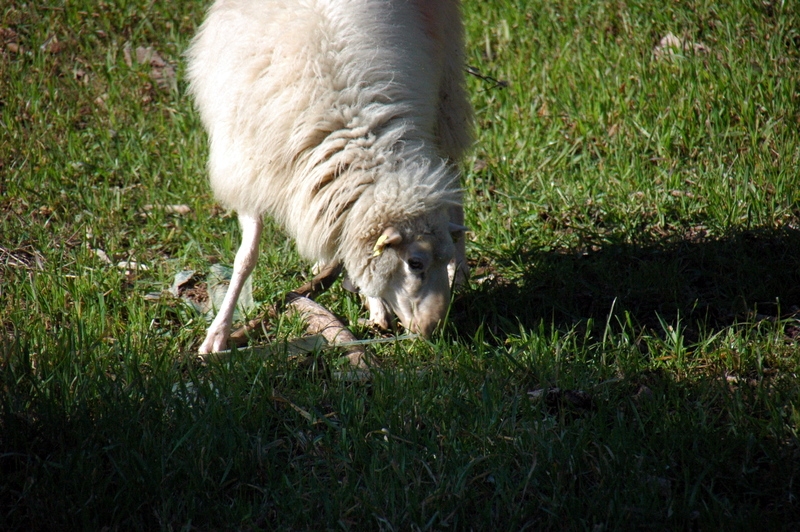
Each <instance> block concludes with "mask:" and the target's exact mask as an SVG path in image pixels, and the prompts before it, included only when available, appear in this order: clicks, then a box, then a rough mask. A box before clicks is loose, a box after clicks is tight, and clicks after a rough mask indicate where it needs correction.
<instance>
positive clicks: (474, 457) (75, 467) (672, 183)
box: [0, 0, 800, 531]
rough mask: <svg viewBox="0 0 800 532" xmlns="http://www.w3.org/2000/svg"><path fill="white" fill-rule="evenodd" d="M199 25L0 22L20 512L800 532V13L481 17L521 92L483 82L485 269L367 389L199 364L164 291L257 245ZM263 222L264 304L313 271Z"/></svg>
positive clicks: (191, 12)
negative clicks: (210, 85)
mask: <svg viewBox="0 0 800 532" xmlns="http://www.w3.org/2000/svg"><path fill="white" fill-rule="evenodd" d="M204 8H205V5H203V3H201V2H194V3H188V2H178V3H175V2H173V3H163V2H162V3H159V2H151V3H134V2H128V1H126V0H116V1H112V2H100V3H96V2H88V1H86V0H78V1H76V2H70V3H58V4H54V5H50V6H47V7H42V6H41V5H38V4H31V3H21V2H18V1H16V0H11V2H10V3H7V5H5V6H4V7H3V8H2V10H0V44H1V46H0V322H2V325H3V328H2V337H1V339H0V528H2V529H3V530H31V529H34V530H66V529H85V530H103V529H105V530H135V529H141V530H155V529H161V530H192V529H197V530H209V529H243V530H256V529H284V530H285V529H301V530H302V529H345V530H362V529H385V530H416V529H420V530H431V529H432V530H440V529H448V528H449V529H453V530H468V529H474V530H482V529H484V530H485V529H492V528H494V529H498V530H521V529H528V530H591V531H601V530H649V529H654V530H750V529H754V528H760V529H763V530H794V529H797V528H800V510H798V508H800V501H798V497H800V491H798V490H799V488H798V485H799V484H800V445H799V444H800V442H799V441H798V430H799V429H800V383H798V372H800V347H799V346H798V342H800V5H798V4H797V3H796V2H777V1H776V2H750V1H744V0H736V1H734V2H727V3H718V2H703V1H697V2H690V1H681V2H669V3H664V2H660V3H656V2H635V1H630V2H612V1H607V0H603V1H598V2H578V1H574V0H559V1H558V2H542V1H534V0H527V1H524V0H517V1H512V0H507V1H497V2H480V1H476V0H467V1H466V2H465V8H464V11H465V16H466V22H467V33H468V40H469V43H468V60H469V63H470V65H471V66H473V67H475V68H476V69H477V70H478V71H479V72H480V73H482V74H483V75H484V76H488V77H491V78H495V79H497V80H501V81H503V82H506V83H504V85H505V87H502V86H497V85H496V84H494V83H492V82H491V81H489V80H488V79H487V80H484V79H479V78H478V77H470V79H469V88H470V93H471V95H472V100H473V104H474V106H475V109H476V119H477V120H476V121H477V127H478V139H477V142H476V145H475V147H474V149H473V150H472V153H471V155H470V157H468V159H467V160H466V161H465V164H464V178H463V182H464V187H465V191H466V194H465V198H466V208H467V223H468V225H469V226H470V227H471V228H472V230H473V233H472V234H471V235H470V236H471V239H470V242H469V243H468V255H469V257H470V258H471V260H472V261H473V273H474V275H473V279H472V282H471V284H470V286H469V287H468V288H466V289H464V290H462V291H461V292H460V293H458V294H457V296H456V297H455V300H454V303H453V306H452V309H451V313H450V318H449V322H448V324H447V326H446V327H445V329H444V331H443V332H442V333H441V334H439V335H437V336H436V337H435V338H434V339H433V341H432V342H430V343H425V342H416V343H411V342H401V343H397V344H387V345H380V346H376V347H375V352H376V359H377V360H378V361H379V362H380V364H381V369H380V370H378V371H376V372H375V373H374V376H373V378H372V380H371V381H370V382H368V383H348V382H342V381H339V380H336V379H335V378H332V377H331V374H330V372H329V371H328V369H327V368H326V367H322V366H323V365H321V364H319V365H317V367H316V368H311V369H309V368H308V367H306V366H304V365H302V364H298V363H297V361H294V360H289V359H288V358H287V357H284V356H278V355H273V356H269V357H266V358H263V357H261V358H260V357H253V356H247V354H246V353H235V354H234V355H233V356H232V357H231V359H230V360H226V361H224V362H220V363H214V364H210V365H208V366H199V365H196V364H195V363H194V362H193V358H194V357H193V355H194V353H195V352H196V349H197V346H198V345H199V342H200V340H201V339H202V337H203V333H204V329H205V327H206V323H205V322H204V321H203V319H202V318H201V317H199V316H196V315H192V314H191V313H190V312H189V311H187V310H186V309H184V308H183V307H181V306H180V305H179V304H178V303H177V302H175V301H171V300H170V299H169V298H166V297H164V298H162V299H161V300H159V301H151V300H148V299H146V298H145V297H144V296H145V295H146V294H148V293H151V292H157V291H160V290H163V289H165V288H166V287H168V286H169V284H170V283H171V282H172V279H173V277H174V275H175V274H176V273H177V272H179V271H181V270H184V269H194V270H197V271H199V272H207V271H208V270H209V266H210V264H211V263H212V262H217V261H220V262H223V263H225V264H230V263H232V261H233V256H234V253H235V251H236V247H237V246H238V238H239V237H238V227H237V225H236V221H235V218H233V217H231V216H228V215H225V213H224V212H223V211H221V210H220V209H219V207H218V206H216V204H215V202H214V200H213V197H212V196H211V194H210V192H209V189H208V186H207V183H206V178H205V170H204V168H205V155H206V147H205V137H204V134H203V133H202V130H201V127H200V124H199V121H198V117H197V115H196V113H195V112H194V111H193V109H192V106H191V102H190V101H189V99H188V98H187V95H186V85H185V81H184V76H183V68H184V65H183V62H182V58H181V53H182V52H183V50H185V49H186V46H187V43H188V41H189V39H190V38H191V36H192V34H193V32H194V29H195V28H196V26H197V25H198V24H199V22H200V21H201V19H202V15H203V9H204ZM667 33H673V34H675V35H676V36H678V37H679V38H684V39H686V41H687V42H688V43H701V44H702V45H703V48H701V49H697V50H695V48H693V47H692V46H689V47H688V48H687V49H686V50H675V51H674V53H673V54H672V56H670V57H662V58H657V57H656V54H655V48H656V46H657V45H658V43H659V41H660V40H661V38H662V37H664V36H665V35H666V34H667ZM126 45H127V48H128V49H129V50H132V51H134V53H133V57H134V60H133V61H131V64H130V65H129V64H128V62H127V61H126V57H125V56H126V54H125V50H126ZM140 46H141V47H148V46H152V47H153V48H154V49H155V50H156V51H157V52H158V54H159V55H160V56H161V57H163V58H164V59H165V60H166V61H168V62H169V63H171V64H172V65H173V66H174V67H175V69H176V72H177V81H176V83H175V86H173V87H170V86H169V84H165V86H164V88H161V87H160V86H159V84H158V80H157V79H154V78H153V76H152V75H151V67H150V66H149V65H141V64H138V63H137V62H136V60H135V50H136V48H137V47H140ZM173 204H186V205H188V206H189V207H191V209H192V210H191V212H190V213H188V214H184V215H180V214H170V213H168V212H165V211H164V210H162V209H154V210H150V211H146V210H145V206H146V205H173ZM265 233H266V234H265V236H264V241H263V245H262V250H263V253H262V255H261V258H260V262H259V266H258V268H257V270H256V272H255V278H254V281H255V283H254V287H255V297H256V299H257V300H259V301H271V300H273V299H274V298H275V297H276V296H278V295H279V294H281V293H283V292H284V291H287V290H289V289H292V288H295V287H296V286H297V285H299V284H300V283H301V280H302V278H303V276H304V275H306V274H307V272H308V270H309V265H307V264H304V263H303V262H302V261H300V260H299V258H298V256H297V254H296V252H295V250H294V247H293V246H292V244H291V243H288V242H287V241H286V239H285V238H284V236H283V234H282V233H281V232H280V230H278V229H277V228H275V227H274V226H272V225H268V227H267V229H266V230H265ZM96 250H102V251H103V252H105V253H106V255H107V256H108V257H109V259H110V261H111V264H108V263H106V262H105V261H104V260H102V259H101V258H99V256H98V254H97V252H96ZM127 260H136V261H138V262H140V263H143V264H145V265H147V266H148V269H147V270H141V271H134V272H126V271H125V270H122V269H118V268H117V267H116V263H117V262H120V261H127ZM321 301H322V302H323V303H324V304H325V305H326V306H328V307H329V308H331V309H332V310H333V311H334V312H337V313H339V314H341V315H343V316H345V317H346V318H348V319H349V320H350V321H352V322H355V320H356V319H357V318H358V317H364V314H363V310H362V309H361V307H360V305H359V302H358V300H357V299H356V298H355V297H354V296H353V295H351V294H349V293H348V292H346V291H344V290H343V289H342V288H341V287H340V286H339V285H336V286H335V287H334V288H333V289H332V290H331V291H330V292H329V293H328V294H325V295H324V296H323V297H322V298H321ZM298 331H300V328H299V327H298V324H297V322H296V320H290V319H283V320H280V321H279V322H278V323H275V324H274V327H273V328H272V329H271V330H270V331H269V333H270V337H271V338H278V339H281V338H287V337H292V336H294V335H296V334H297V333H298ZM355 332H356V333H357V334H358V335H360V336H362V337H369V335H370V332H369V331H366V330H364V329H363V328H361V327H356V328H355ZM333 358H334V356H333V355H332V354H330V353H324V354H322V355H321V358H320V360H319V361H321V360H322V359H325V360H327V362H328V363H333V362H335V360H334V359H333ZM329 365H330V364H327V366H329Z"/></svg>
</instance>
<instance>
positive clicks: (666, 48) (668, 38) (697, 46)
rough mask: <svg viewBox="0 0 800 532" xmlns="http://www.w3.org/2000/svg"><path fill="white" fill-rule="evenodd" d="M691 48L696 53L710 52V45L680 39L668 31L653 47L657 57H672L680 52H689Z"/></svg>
mask: <svg viewBox="0 0 800 532" xmlns="http://www.w3.org/2000/svg"><path fill="white" fill-rule="evenodd" d="M690 50H691V51H693V52H694V53H695V54H705V53H708V52H709V49H708V47H707V46H706V45H705V44H703V43H697V42H691V41H689V40H687V39H680V38H678V37H676V36H675V35H673V34H672V33H667V34H666V35H665V36H664V37H662V38H661V40H660V41H659V42H658V44H657V45H656V47H655V48H654V49H653V55H654V56H655V58H656V59H671V58H673V57H675V56H676V55H677V54H678V53H679V52H688V51H690Z"/></svg>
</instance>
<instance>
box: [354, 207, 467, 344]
mask: <svg viewBox="0 0 800 532" xmlns="http://www.w3.org/2000/svg"><path fill="white" fill-rule="evenodd" d="M460 229H461V228H457V227H451V224H449V223H448V222H446V221H444V220H443V221H441V223H440V224H439V229H438V230H430V229H428V230H425V231H421V232H413V231H408V230H406V231H402V230H400V229H397V228H395V227H389V228H387V229H386V230H384V231H383V233H382V234H381V236H380V237H379V238H378V240H377V242H376V243H375V245H374V247H373V251H372V254H373V256H372V259H373V261H372V262H373V264H372V268H371V270H372V278H373V279H383V280H384V282H382V283H377V285H378V286H375V289H376V290H375V291H374V292H373V294H369V293H368V292H367V295H372V297H377V298H380V300H381V302H382V303H383V304H385V305H386V306H387V307H388V308H389V309H391V311H392V312H394V314H395V315H396V316H397V318H398V319H399V320H400V322H401V323H402V324H403V326H404V327H405V328H406V329H408V330H410V331H412V332H415V333H419V334H421V335H423V336H425V337H430V335H431V334H432V333H433V331H434V329H436V326H437V325H438V324H439V323H440V322H441V321H442V320H443V319H444V317H445V314H446V313H447V307H448V305H449V303H450V280H449V276H448V272H447V265H448V264H449V263H450V262H451V260H452V259H453V256H454V253H455V246H454V244H453V238H454V234H457V233H458V232H460ZM451 233H453V234H451ZM356 284H358V281H356ZM370 310H371V311H372V313H373V314H375V309H373V308H371V309H370ZM379 314H380V313H379ZM383 325H385V324H383Z"/></svg>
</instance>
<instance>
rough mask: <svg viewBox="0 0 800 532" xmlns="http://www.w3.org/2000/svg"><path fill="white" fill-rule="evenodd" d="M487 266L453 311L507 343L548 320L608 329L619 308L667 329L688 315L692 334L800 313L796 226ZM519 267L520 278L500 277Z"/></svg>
mask: <svg viewBox="0 0 800 532" xmlns="http://www.w3.org/2000/svg"><path fill="white" fill-rule="evenodd" d="M519 265H523V266H522V267H520V266H519ZM481 266H482V265H480V264H479V265H478V267H477V268H473V270H474V271H475V272H476V275H474V277H475V278H477V279H481V278H483V282H481V283H480V284H478V285H477V286H475V285H474V284H473V288H472V289H471V290H469V291H466V292H464V293H463V294H461V295H460V296H459V297H458V298H457V300H456V302H455V304H454V306H453V311H452V319H453V320H454V322H455V323H456V326H457V328H458V330H459V332H460V333H461V334H465V335H469V334H470V333H472V332H474V331H475V330H476V329H477V328H478V327H479V326H480V325H481V324H483V326H484V327H485V328H486V329H487V330H488V331H490V332H491V333H492V334H494V335H495V336H496V337H498V338H503V337H505V336H506V335H508V334H513V333H516V332H518V331H519V327H520V325H522V326H523V327H526V328H531V327H534V326H538V324H540V323H541V322H545V323H552V324H553V325H554V326H556V327H557V328H560V329H561V328H571V327H574V326H575V325H578V324H581V323H587V322H588V320H592V321H593V322H594V324H595V327H598V326H600V327H602V326H603V325H604V324H605V322H606V320H607V319H608V317H609V313H610V312H613V314H614V315H615V316H622V315H623V314H624V313H625V312H627V313H628V314H629V315H630V317H631V318H632V320H633V322H634V323H638V324H639V325H641V326H644V327H652V328H659V327H660V326H659V320H658V318H659V316H660V317H661V318H662V319H664V320H665V321H666V322H667V323H674V322H675V320H676V319H678V318H680V320H681V321H682V322H683V323H684V324H685V325H686V326H687V327H688V329H687V333H688V334H690V335H691V334H693V332H694V333H696V332H697V328H706V329H709V328H711V329H718V328H722V327H725V326H728V325H731V324H733V323H735V322H737V321H741V320H742V319H747V318H752V317H753V315H754V314H753V313H758V314H759V315H766V316H769V317H785V316H787V315H790V314H792V313H795V312H797V311H798V307H800V230H797V229H793V228H788V227H782V228H778V229H770V228H757V229H751V230H743V231H736V232H732V233H730V234H728V235H726V236H724V237H721V238H714V239H711V238H707V237H703V236H689V237H686V236H684V237H679V238H678V237H671V238H666V239H663V240H661V241H649V242H644V243H640V242H634V243H629V242H626V243H610V244H604V245H603V246H602V247H601V248H599V249H596V250H595V251H588V252H580V251H578V252H554V251H542V250H537V249H532V250H529V249H522V250H520V251H519V252H518V253H515V254H514V256H513V257H496V258H494V259H493V261H492V264H491V265H490V266H487V267H483V268H481ZM515 269H516V270H517V271H519V273H518V274H516V275H515V276H514V277H513V278H512V277H511V276H508V277H506V274H503V273H499V272H504V271H507V270H512V271H513V270H515ZM612 309H613V310H612ZM693 329H694V331H693Z"/></svg>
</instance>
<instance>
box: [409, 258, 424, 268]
mask: <svg viewBox="0 0 800 532" xmlns="http://www.w3.org/2000/svg"><path fill="white" fill-rule="evenodd" d="M408 267H409V268H411V269H412V270H413V271H422V269H423V268H424V267H425V265H424V264H422V261H421V260H419V259H408Z"/></svg>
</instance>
